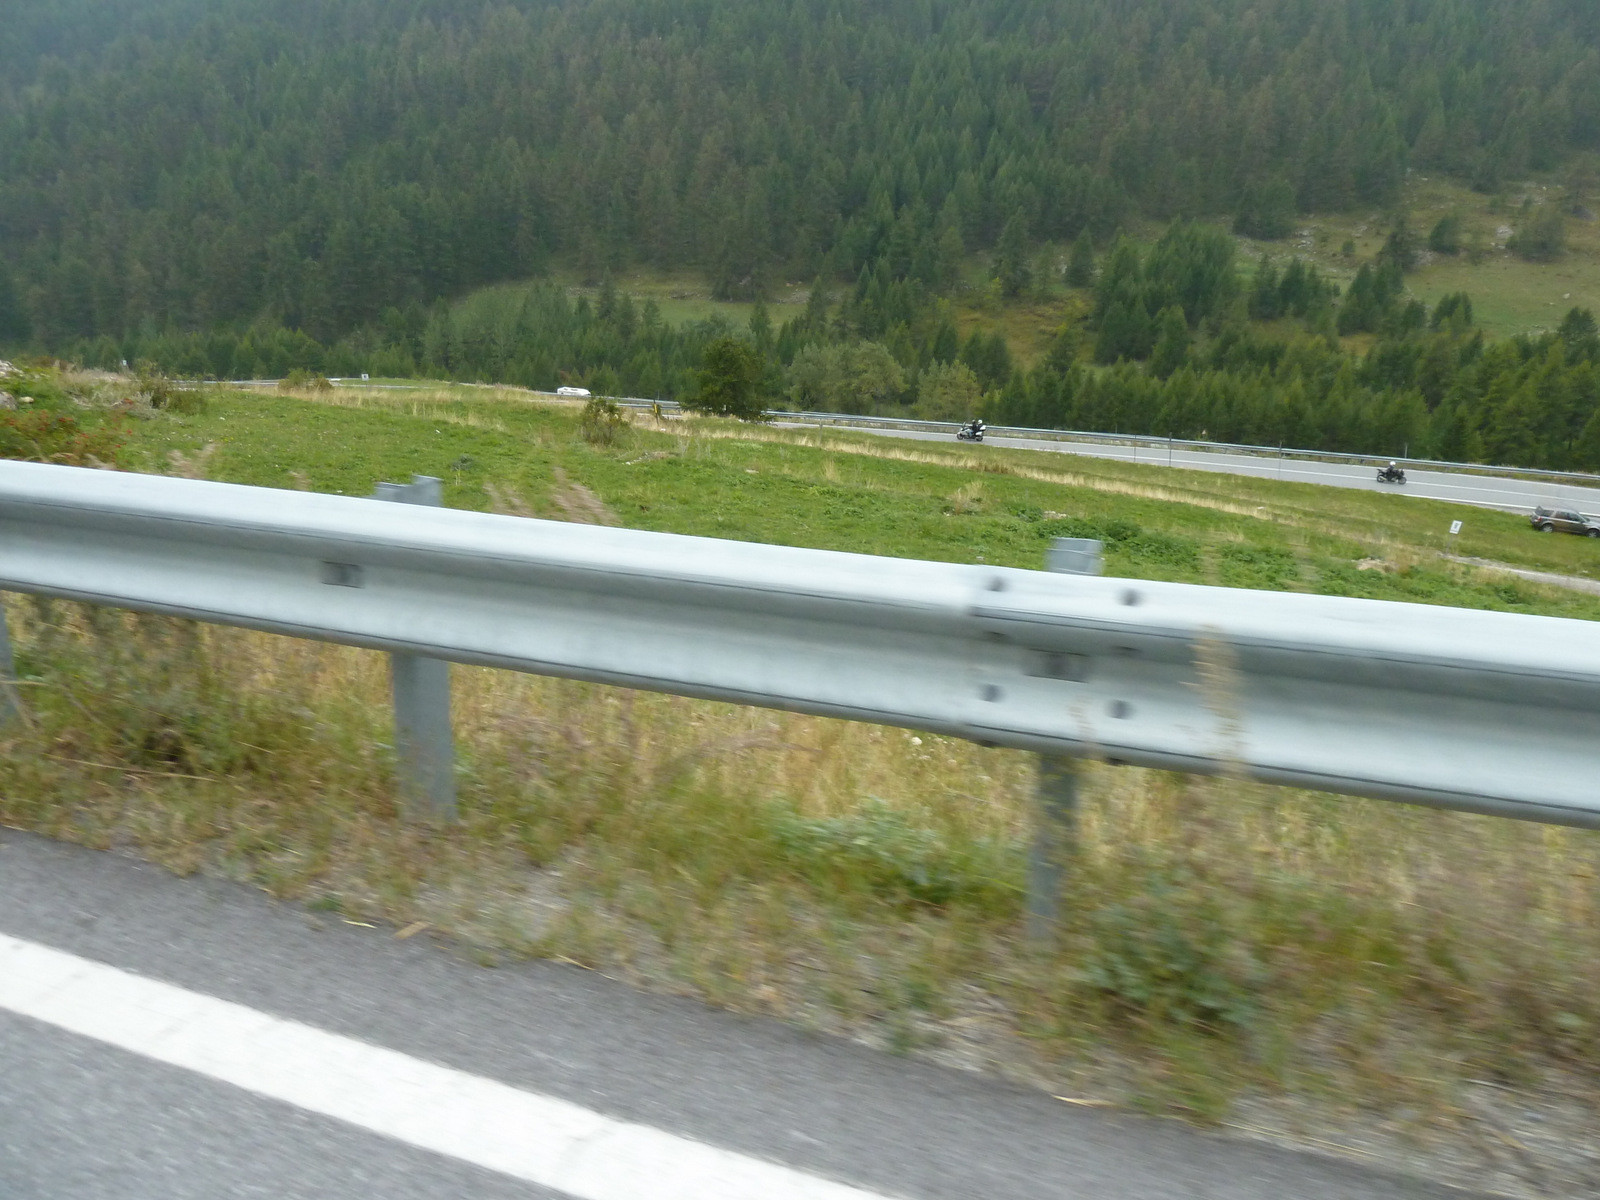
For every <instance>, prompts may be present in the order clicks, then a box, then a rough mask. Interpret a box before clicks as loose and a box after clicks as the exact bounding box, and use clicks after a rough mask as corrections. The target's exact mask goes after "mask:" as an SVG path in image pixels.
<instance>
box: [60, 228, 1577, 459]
mask: <svg viewBox="0 0 1600 1200" xmlns="http://www.w3.org/2000/svg"><path fill="white" fill-rule="evenodd" d="M1233 256H1234V243H1233V241H1232V239H1231V238H1229V237H1228V236H1227V235H1226V234H1225V233H1222V232H1220V231H1218V230H1216V229H1214V228H1210V227H1207V226H1204V225H1200V224H1195V223H1191V222H1178V223H1175V224H1174V225H1173V226H1172V227H1171V228H1170V229H1169V230H1168V231H1167V233H1166V234H1165V235H1164V236H1163V237H1162V238H1161V239H1160V240H1159V241H1157V242H1156V243H1155V244H1153V245H1151V246H1149V247H1145V248H1141V247H1140V246H1138V245H1137V244H1135V243H1133V242H1131V241H1126V240H1121V241H1119V242H1117V243H1116V244H1115V245H1114V246H1113V248H1112V249H1111V250H1110V251H1109V252H1108V254H1107V255H1106V256H1105V259H1104V262H1103V263H1102V264H1101V265H1100V266H1099V267H1098V268H1097V269H1096V271H1095V278H1094V282H1093V285H1092V287H1091V289H1090V290H1089V291H1088V292H1087V293H1086V295H1085V304H1084V308H1085V316H1084V317H1083V319H1082V320H1081V321H1077V322H1069V323H1068V324H1066V325H1064V326H1063V327H1062V328H1061V330H1060V332H1059V334H1058V336H1057V337H1056V340H1055V342H1054V344H1053V345H1052V346H1051V347H1050V350H1049V352H1048V353H1047V354H1046V355H1045V356H1044V358H1043V359H1042V361H1040V362H1039V363H1038V364H1036V365H1035V366H1033V367H1032V368H1029V369H1024V368H1023V366H1022V365H1021V364H1019V363H1018V362H1017V361H1016V360H1015V358H1014V357H1013V355H1012V353H1011V351H1010V348H1009V346H1008V345H1007V343H1006V341H1005V339H1004V338H1003V337H1001V336H1000V335H999V334H998V333H994V332H984V331H982V330H979V329H974V330H972V331H971V332H969V333H967V334H966V335H965V336H962V335H961V334H959V333H958V327H957V324H956V322H955V320H954V317H953V316H952V314H951V311H950V309H949V307H948V304H947V303H945V302H943V301H939V300H924V302H922V303H920V304H913V305H911V306H910V308H909V309H908V312H909V315H910V316H911V317H912V324H910V325H908V324H907V323H906V322H905V321H901V320H894V321H893V323H892V324H890V323H887V322H888V318H887V317H885V315H884V314H883V313H882V312H880V311H879V308H878V304H879V299H878V297H880V292H881V289H878V288H877V285H876V284H875V283H874V282H873V279H872V278H870V277H869V278H868V279H866V280H864V281H860V282H858V285H857V286H856V287H855V288H853V289H850V288H847V289H843V290H842V291H840V292H839V293H837V294H835V293H831V292H830V291H829V290H828V289H827V288H826V287H825V286H823V285H821V284H819V285H818V286H816V287H814V288H813V289H812V292H811V295H810V299H809V301H808V303H807V305H806V306H805V308H804V309H803V310H802V311H801V312H799V313H797V314H796V315H795V316H794V317H792V318H791V319H789V320H787V321H784V322H782V323H781V324H779V323H775V322H774V321H773V319H772V317H771V315H770V313H769V311H768V309H767V308H766V306H765V305H764V304H762V303H757V304H756V305H755V306H754V307H753V309H752V311H751V315H750V318H749V320H748V321H747V322H745V323H742V324H740V325H738V326H735V325H734V324H733V323H731V322H730V321H729V320H727V319H726V318H722V317H714V318H711V319H707V320H703V321H696V322H690V323H686V324H682V325H676V326H675V325H672V324H670V323H669V322H667V321H665V320H664V319H663V318H662V316H661V313H660V311H659V309H658V308H657V306H656V305H655V304H654V303H653V302H651V301H646V302H644V303H642V304H641V303H639V302H638V301H636V300H635V299H634V298H633V297H631V296H628V295H626V294H625V293H622V292H619V291H618V289H617V288H615V287H614V286H613V285H612V284H611V283H610V282H609V281H608V282H606V283H604V284H602V286H601V287H600V288H599V289H598V291H597V292H596V293H595V294H594V295H578V296H573V295H571V294H569V293H568V291H567V290H566V289H564V288H561V287H558V286H556V285H554V284H552V283H549V282H537V283H534V284H531V285H519V286H502V287H495V288H489V289H485V290H484V291H481V292H479V293H475V294H474V295H472V296H470V297H468V298H466V299H464V300H462V301H459V302H456V303H453V304H444V303H441V304H438V305H435V306H433V307H432V308H430V309H427V310H425V309H423V308H421V307H420V306H417V305H412V306H409V307H408V308H406V309H404V310H401V309H395V308H391V309H388V310H386V311H385V313H383V314H382V316H381V317H380V319H379V320H378V321H376V322H374V323H372V324H371V325H369V326H365V327H363V328H362V329H360V330H358V331H356V332H354V333H352V334H349V335H347V336H345V337H344V338H341V339H339V340H338V341H337V342H334V343H332V344H329V345H324V344H322V343H320V342H318V341H316V340H315V339H313V338H311V337H309V336H308V335H307V334H305V333H303V332H301V331H297V330H290V329H287V328H284V327H281V326H273V327H268V326H256V327H254V328H251V329H249V330H246V331H243V332H237V331H228V330H213V331H209V332H205V333H198V332H197V333H189V334H177V333H163V334H155V335H149V336H145V335H132V336H128V337H124V338H122V339H113V338H110V337H101V338H98V339H94V340H92V341H83V342H80V343H78V344H77V345H76V346H75V347H74V348H73V353H74V355H75V357H77V358H78V359H80V360H81V361H84V362H86V363H89V364H92V365H100V366H107V367H114V366H117V365H119V364H120V363H124V362H129V363H140V362H147V363H150V364H153V365H155V366H159V367H160V368H162V369H164V370H167V371H169V372H172V373H175V374H180V375H185V376H192V377H201V376H211V377H214V378H237V377H279V376H282V375H284V374H286V373H288V372H289V371H290V370H293V369H297V368H298V369H309V370H314V371H318V372H322V373H326V374H333V375H345V376H349V375H355V374H359V373H362V372H368V373H372V374H376V375H393V376H433V377H440V378H450V379H464V380H477V381H484V382H504V383H511V384H518V385H522V386H528V387H533V388H538V389H542V390H552V389H554V388H555V387H557V386H559V385H561V384H563V383H571V384H582V385H584V386H586V387H588V388H589V389H590V390H592V391H594V392H597V393H600V394H603V395H627V396H640V397H647V398H650V397H655V398H661V399H677V400H681V401H685V402H689V403H694V402H696V401H697V399H698V398H699V392H700V390H701V387H702V383H703V381H704V379H705V378H706V374H705V372H706V370H707V369H708V365H709V364H712V363H715V364H716V365H717V367H718V370H720V371H721V372H722V375H723V376H730V375H732V376H742V375H743V374H745V373H748V375H749V391H750V394H751V395H752V396H755V397H759V399H760V400H761V402H762V403H764V404H768V405H774V406H780V407H786V408H790V409H795V410H823V411H837V412H854V413H874V414H880V415H894V416H917V417H924V418H929V419H937V420H965V419H967V418H968V417H971V416H974V415H982V416H985V417H986V418H988V419H989V420H991V421H997V422H1002V423H1006V424H1013V425H1024V426H1031V427H1036V428H1056V429H1087V430H1095V431H1102V432H1113V433H1129V434H1143V435H1151V436H1157V437H1177V438H1197V439H1210V440H1216V441H1227V442H1243V443H1249V444H1254V445H1268V446H1271V445H1279V446H1292V447H1299V448H1306V449H1323V450H1334V451H1345V452H1355V453H1371V454H1387V455H1394V456H1400V455H1408V456H1411V457H1434V458H1443V459H1449V460H1453V461H1465V462H1493V463H1502V464H1509V465H1518V466H1529V467H1548V468H1554V469H1563V470H1589V471H1596V470H1600V332H1597V329H1596V324H1595V319H1594V316H1593V314H1592V313H1590V312H1588V311H1587V310H1584V309H1578V308H1575V309H1573V310H1572V311H1570V312H1569V313H1568V314H1567V315H1566V317H1565V318H1564V319H1563V320H1562V322H1561V323H1560V326H1559V327H1558V328H1557V329H1556V330H1554V331H1551V332H1547V333H1541V334H1530V335H1523V336H1519V337H1513V338H1507V339H1502V340H1499V341H1495V342H1490V341H1488V340H1486V339H1485V337H1484V336H1483V333H1482V331H1481V330H1478V329H1477V328H1476V327H1475V325H1474V323H1473V312H1472V302H1471V300H1470V298H1469V297H1467V296H1466V295H1465V294H1461V293H1456V294H1452V295H1447V296H1445V297H1442V298H1441V299H1440V300H1439V301H1438V303H1437V304H1435V305H1433V306H1432V307H1430V306H1428V305H1426V304H1424V303H1422V302H1421V301H1419V300H1415V299H1410V298H1408V297H1407V296H1406V295H1405V293H1404V292H1403V291H1402V290H1401V289H1400V287H1399V285H1398V284H1397V283H1396V282H1395V280H1396V274H1395V273H1396V271H1397V270H1398V268H1397V267H1394V266H1393V265H1392V264H1387V263H1386V264H1384V265H1383V266H1381V267H1379V268H1377V269H1376V270H1371V269H1366V275H1365V278H1366V279H1367V284H1366V285H1365V286H1357V283H1359V281H1360V280H1361V278H1362V276H1360V275H1358V277H1357V283H1352V285H1351V286H1350V287H1349V288H1348V289H1346V290H1345V291H1344V292H1343V293H1342V294H1341V292H1340V290H1339V289H1338V288H1337V286H1335V285H1334V284H1332V283H1331V282H1330V281H1328V280H1327V279H1326V278H1325V277H1323V276H1322V275H1321V274H1320V273H1319V272H1318V271H1317V270H1316V269H1315V268H1314V267H1310V266H1307V265H1305V264H1304V263H1301V262H1300V261H1298V260H1290V261H1289V262H1288V263H1286V264H1285V263H1280V262H1278V261H1276V260H1274V259H1272V258H1270V257H1269V258H1264V259H1262V260H1261V261H1260V262H1258V263H1257V264H1256V265H1255V267H1254V269H1253V271H1252V272H1249V273H1245V272H1241V271H1240V270H1239V269H1238V267H1237V264H1236V263H1235V262H1234V257H1233ZM891 291H892V289H891ZM881 294H882V295H888V294H889V293H881ZM894 315H896V314H895V313H891V314H890V316H894ZM900 315H904V314H900ZM1355 320H1359V321H1360V322H1361V323H1362V328H1363V329H1368V330H1371V331H1372V333H1373V334H1374V337H1373V339H1372V341H1371V346H1370V348H1369V349H1367V350H1366V351H1365V352H1364V353H1353V352H1351V351H1350V350H1348V349H1346V348H1345V344H1344V343H1343V342H1342V341H1341V339H1340V338H1339V336H1338V333H1337V330H1338V329H1339V328H1340V327H1343V326H1345V325H1347V324H1349V323H1351V322H1352V321H1355ZM884 329H887V330H888V332H889V334H890V336H889V337H888V338H886V339H880V338H875V337H872V336H868V333H869V332H870V331H872V330H879V331H882V330H884ZM1130 329H1132V330H1134V331H1135V332H1136V333H1137V334H1138V336H1130V335H1129V332H1128V331H1129V330H1130ZM729 364H732V365H731V366H730V365H729ZM730 411H731V410H730Z"/></svg>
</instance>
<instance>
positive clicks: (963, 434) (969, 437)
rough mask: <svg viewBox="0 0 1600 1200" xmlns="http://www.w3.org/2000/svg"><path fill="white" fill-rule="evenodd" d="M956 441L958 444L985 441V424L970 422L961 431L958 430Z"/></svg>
mask: <svg viewBox="0 0 1600 1200" xmlns="http://www.w3.org/2000/svg"><path fill="white" fill-rule="evenodd" d="M956 440H957V441H958V442H981V441H983V422H982V421H968V422H967V423H966V424H965V425H963V426H962V427H961V428H960V429H958V430H956Z"/></svg>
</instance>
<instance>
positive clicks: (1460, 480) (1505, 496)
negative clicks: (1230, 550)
mask: <svg viewBox="0 0 1600 1200" xmlns="http://www.w3.org/2000/svg"><path fill="white" fill-rule="evenodd" d="M779 423H780V424H786V425H799V424H800V422H789V421H785V422H779ZM818 427H822V426H818ZM826 428H836V427H835V426H826ZM837 428H851V429H859V431H860V432H863V433H875V434H878V435H880V436H882V437H894V438H912V439H914V440H917V441H932V442H954V441H955V439H954V437H952V436H951V435H950V434H946V433H929V432H926V431H923V430H913V429H892V428H868V427H865V426H848V427H845V426H840V427H837ZM963 444H965V443H963ZM983 444H984V445H986V446H1005V447H1009V448H1011V449H1016V450H1048V451H1053V452H1055V453H1057V454H1086V455H1089V456H1091V457H1093V458H1114V459H1117V460H1119V461H1122V462H1138V463H1148V464H1151V465H1152V466H1162V467H1167V466H1171V467H1186V468H1189V469H1190V470H1195V471H1218V472H1222V473H1225V474H1230V475H1252V476H1255V477H1257V478H1259V479H1286V480H1291V481H1293V482H1296V483H1320V484H1325V485H1327V486H1329V487H1347V488H1358V489H1360V490H1362V491H1368V492H1388V493H1391V494H1393V495H1403V496H1421V497H1423V498H1425V499H1429V500H1449V501H1452V502H1454V503H1456V504H1472V505H1476V506H1478V507H1480V508H1498V509H1503V510H1505V511H1507V512H1529V511H1531V510H1532V509H1533V508H1535V507H1536V506H1538V505H1541V504H1544V505H1550V506H1552V507H1556V508H1577V509H1578V510H1579V511H1581V512H1584V513H1587V514H1589V515H1592V516H1600V488H1590V487H1578V486H1575V485H1571V484H1565V483H1555V482H1544V481H1541V480H1533V479H1515V478H1504V477H1501V476H1495V475H1476V474H1467V473H1459V472H1449V471H1421V470H1412V469H1411V468H1409V467H1408V468H1407V469H1406V482H1405V483H1404V484H1400V485H1396V484H1387V483H1379V482H1378V480H1377V471H1376V469H1375V468H1373V467H1362V466H1354V465H1352V464H1349V463H1331V462H1317V461H1314V460H1306V459H1299V458H1287V457H1286V458H1275V457H1266V456H1264V455H1256V454H1229V453H1218V452H1211V451H1200V450H1181V449H1173V450H1171V451H1168V450H1167V449H1166V448H1164V447H1152V446H1119V445H1107V444H1102V443H1100V442H1073V441H1067V440H1064V439H1058V438H1017V437H999V436H991V437H989V438H986V439H985V440H984V443H983ZM974 448H975V449H976V448H977V447H974Z"/></svg>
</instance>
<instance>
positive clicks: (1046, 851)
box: [1023, 538, 1102, 944]
mask: <svg viewBox="0 0 1600 1200" xmlns="http://www.w3.org/2000/svg"><path fill="white" fill-rule="evenodd" d="M1101 552H1102V546H1101V544H1100V543H1099V542H1098V541H1096V540H1095V539H1093V538H1056V539H1055V540H1054V541H1053V542H1051V543H1050V549H1049V551H1048V552H1047V553H1046V556H1045V567H1046V569H1047V570H1051V571H1059V572H1061V573H1062V574H1066V575H1098V574H1100V570H1101V563H1102V557H1101ZM1038 758H1039V781H1038V783H1037V784H1036V785H1035V789H1034V826H1033V843H1032V845H1030V846H1029V847H1028V913H1027V920H1026V922H1025V924H1024V928H1023V933H1024V935H1025V936H1026V938H1027V940H1028V941H1030V942H1034V943H1040V944H1042V943H1045V942H1048V941H1050V940H1051V939H1052V938H1053V937H1054V936H1055V932H1056V926H1057V923H1058V921H1059V919H1060V916H1061V889H1062V885H1063V884H1065V883H1066V876H1067V868H1068V867H1069V865H1070V864H1071V860H1072V857H1073V854H1074V853H1075V850H1076V844H1077V833H1078V765H1077V763H1075V762H1074V761H1073V760H1072V759H1070V758H1061V757H1059V756H1057V755H1053V754H1041V755H1039V756H1038Z"/></svg>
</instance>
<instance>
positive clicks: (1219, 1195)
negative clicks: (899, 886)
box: [0, 830, 1467, 1200]
mask: <svg viewBox="0 0 1600 1200" xmlns="http://www.w3.org/2000/svg"><path fill="white" fill-rule="evenodd" d="M0 1196H4V1197H5V1198H6V1200H100V1198H102V1197H104V1198H106V1200H110V1198H112V1197H115V1198H117V1200H143V1198H150V1200H187V1198H190V1197H194V1198H196V1200H198V1198H201V1197H205V1198H218V1197H255V1196H260V1197H271V1198H272V1200H301V1198H317V1200H323V1198H326V1200H335V1198H337V1200H349V1198H350V1197H357V1196H360V1197H369V1196H370V1197H383V1198H385V1200H389V1198H393V1200H410V1198H413V1197H415V1198H418V1200H421V1198H425V1197H448V1198H449V1200H475V1198H479V1197H483V1198H490V1197H493V1198H499V1197H556V1196H573V1197H582V1198H584V1200H590V1198H593V1200H634V1198H637V1200H657V1198H662V1200H671V1198H681V1200H879V1198H880V1197H905V1198H914V1200H935V1198H947V1197H963V1198H968V1197H970V1198H972V1200H1038V1198H1041V1197H1044V1198H1051V1197H1061V1198H1069V1197H1070V1198H1078V1197H1081V1198H1085V1200H1087V1198H1089V1197H1093V1198H1095V1200H1135V1198H1139V1200H1170V1198H1174V1197H1183V1198H1200V1200H1282V1198H1283V1197H1289V1196H1293V1197H1295V1198H1296V1200H1335V1198H1337V1200H1369V1198H1370V1200H1380V1198H1382V1200H1395V1198H1397V1197H1398V1198H1408V1200H1422V1198H1429V1200H1445V1198H1447V1197H1457V1198H1458V1200H1459V1198H1461V1197H1465V1196H1467V1193H1464V1192H1459V1191H1453V1190H1451V1189H1448V1188H1443V1187H1439V1186H1436V1185H1433V1184H1429V1183H1424V1182H1419V1181H1414V1180H1409V1179H1404V1178H1400V1177H1396V1176H1392V1175H1385V1174H1382V1173H1379V1172H1375V1171H1370V1170H1367V1169H1365V1168H1363V1167H1359V1166H1353V1165H1349V1164H1346V1163H1343V1162H1338V1161H1334V1160H1332V1159H1325V1158H1319V1157H1315V1156H1312V1155H1306V1154H1299V1153H1294V1152H1290V1151H1285V1150H1280V1149H1277V1148H1273V1147H1270V1146H1265V1145H1262V1144H1258V1143H1253V1142H1244V1141H1237V1140H1228V1139H1224V1138H1221V1137H1216V1136H1212V1135H1209V1134H1206V1133H1203V1132H1199V1131H1196V1130H1192V1129H1189V1128H1186V1127H1184V1126H1182V1125H1179V1124H1177V1123H1174V1122H1170V1121H1154V1120H1143V1119H1138V1118H1134V1117H1129V1116H1123V1115H1119V1114H1114V1113H1108V1112H1102V1111H1096V1110H1089V1109H1081V1108H1073V1107H1069V1106H1067V1105H1064V1104H1061V1103H1059V1102H1057V1101H1056V1100H1053V1099H1052V1098H1050V1097H1049V1096H1046V1095H1043V1094H1041V1093H1038V1092H1033V1091H1029V1090H1026V1089H1023V1088H1019V1087H1012V1086H1008V1085H1006V1084H1003V1083H999V1082H996V1081H993V1080H990V1079H986V1078H982V1077H978V1076H973V1075H968V1074H964V1073H961V1072H955V1071H948V1070H944V1069H941V1068H938V1067H934V1066H931V1065H928V1064H925V1063H920V1062H917V1061H912V1060H906V1059H901V1058H895V1057H891V1056H888V1055H882V1054H877V1053H874V1052H871V1051H867V1050H864V1049H862V1048H860V1047H858V1046H854V1045H849V1044H845V1043H840V1042H836V1041H833V1040H831V1039H827V1038H822V1037H817V1036H810V1035H807V1034H804V1033H802V1032H799V1031H796V1030H794V1029H791V1028H788V1027H786V1026H783V1025H781V1024H778V1023H776V1022H770V1021H762V1020H753V1019H747V1018H741V1017H736V1016H731V1015H729V1014H726V1013H721V1012H717V1011H713V1010H711V1009H708V1008H706V1007H704V1006H702V1005H699V1004H696V1003H692V1002H689V1001H684V1000H678V999H671V998H664V997H659V996H650V995H644V994H641V993H639V992H636V991H634V990H633V989H631V988H629V987H627V986H625V985H623V984H620V983H617V982H615V981H612V980H610V979H607V978H604V977H602V976H600V975H598V974H596V973H593V972H588V971H583V970H580V969H577V968H575V967H570V966H563V965H559V964H554V963H547V962H534V963H515V964H507V965H503V966H500V967H498V968H495V969H489V968H486V967H484V966H482V965H478V964H475V963H472V962H469V961H467V960H466V959H465V958H463V956H462V955H461V954H460V953H459V952H458V951H457V950H455V949H453V948H452V947H451V946H450V945H448V944H444V943H442V942H434V941H432V940H431V939H430V936H429V935H428V934H427V933H422V934H419V935H417V936H415V937H413V938H411V939H409V940H399V939H397V938H396V937H395V936H394V931H392V930H386V929H377V928H370V927H360V926H356V925H353V924H349V923H346V922H344V921H341V920H340V919H339V918H338V917H336V916H329V915H326V914H322V915H317V914H311V913H308V912H307V911H305V910H303V909H300V908H297V907H294V906H290V905H284V904H277V903H275V902H273V901H272V900H270V899H269V898H267V897H265V896H263V895H262V894H261V893H259V892H257V891H255V890H253V889H248V888H243V887H238V886H234V885H230V884H223V883H218V882H215V881H207V880H202V879H188V880H180V879H177V878H174V877H172V876H170V875H168V874H166V873H165V872H163V871H161V870H160V869H159V868H155V867H151V866H148V865H145V864H142V863H139V862H136V861H133V860H130V859H127V858H122V857H118V856H114V855H110V854H104V853H99V852H95V851H89V850H83V849H79V848H76V847H70V846H66V845H63V844H60V843H56V842H51V841H47V840H45V839H42V838H37V837H33V836H30V835H26V834H20V833H15V832H12V831H7V830H0Z"/></svg>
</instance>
